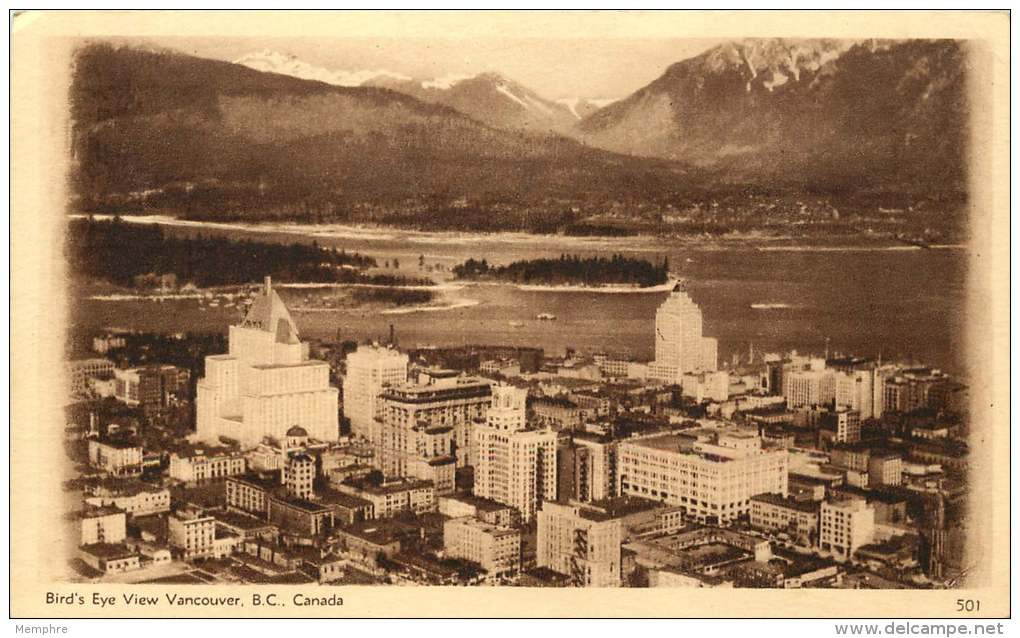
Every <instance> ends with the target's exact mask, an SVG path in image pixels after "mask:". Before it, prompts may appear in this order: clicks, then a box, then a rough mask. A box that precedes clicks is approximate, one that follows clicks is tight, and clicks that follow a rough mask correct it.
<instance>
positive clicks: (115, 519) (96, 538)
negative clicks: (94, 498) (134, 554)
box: [81, 506, 127, 545]
mask: <svg viewBox="0 0 1020 638" xmlns="http://www.w3.org/2000/svg"><path fill="white" fill-rule="evenodd" d="M125 537H127V515H126V514H125V513H124V510H122V509H118V508H116V507H112V506H106V507H93V506H86V508H85V509H84V510H83V511H82V513H81V544H82V545H93V544H95V543H122V542H124V538H125Z"/></svg>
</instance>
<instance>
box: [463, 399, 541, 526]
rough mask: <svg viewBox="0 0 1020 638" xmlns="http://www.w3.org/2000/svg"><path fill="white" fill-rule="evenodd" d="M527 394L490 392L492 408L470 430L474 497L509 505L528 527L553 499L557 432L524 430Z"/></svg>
mask: <svg viewBox="0 0 1020 638" xmlns="http://www.w3.org/2000/svg"><path fill="white" fill-rule="evenodd" d="M526 399H527V390H523V389H521V388H516V387H514V386H510V385H496V386H493V387H492V407H491V408H490V409H489V414H488V418H487V420H486V423H485V424H484V425H479V426H478V427H476V428H475V437H476V438H475V440H476V444H475V450H476V453H477V459H476V460H475V486H474V493H475V496H481V497H483V498H488V499H492V500H494V501H496V502H498V503H503V504H505V505H510V506H511V507H514V508H516V509H517V511H518V512H519V513H520V516H521V520H523V521H530V520H531V519H533V518H534V517H535V513H536V511H537V510H538V507H539V506H540V505H541V503H543V502H544V501H552V500H555V499H556V438H557V435H556V432H554V431H552V430H548V429H545V430H528V429H526V428H525V401H526Z"/></svg>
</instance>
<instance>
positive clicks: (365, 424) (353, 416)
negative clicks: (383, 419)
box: [343, 346, 408, 440]
mask: <svg viewBox="0 0 1020 638" xmlns="http://www.w3.org/2000/svg"><path fill="white" fill-rule="evenodd" d="M407 364H408V357H407V355H406V354H403V353H401V352H398V351H397V350H394V349H393V348H381V347H378V346H359V347H358V349H357V350H355V351H354V352H352V353H350V354H348V355H347V373H346V375H344V384H343V385H344V416H345V417H347V419H348V420H350V422H351V434H353V435H354V436H357V437H360V438H364V439H368V440H372V431H373V429H374V428H375V420H376V416H377V407H378V400H379V395H380V394H381V393H382V390H383V388H385V387H387V386H390V385H403V384H404V383H406V382H407Z"/></svg>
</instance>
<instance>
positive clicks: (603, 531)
mask: <svg viewBox="0 0 1020 638" xmlns="http://www.w3.org/2000/svg"><path fill="white" fill-rule="evenodd" d="M537 518H538V541H537V542H538V548H537V549H538V553H537V561H538V567H546V568H548V569H551V570H553V571H555V572H557V573H560V574H564V575H567V576H569V577H570V579H571V582H572V584H573V585H574V586H577V587H619V586H620V583H621V561H622V556H621V551H620V548H621V546H622V542H623V525H622V522H621V519H620V518H619V517H614V516H612V515H611V514H608V513H606V512H604V511H602V510H599V509H595V508H591V507H589V506H586V505H584V504H581V503H570V504H562V503H554V502H545V503H543V504H542V509H541V510H539V512H538V517H537Z"/></svg>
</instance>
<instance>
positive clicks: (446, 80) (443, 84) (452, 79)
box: [421, 73, 475, 91]
mask: <svg viewBox="0 0 1020 638" xmlns="http://www.w3.org/2000/svg"><path fill="white" fill-rule="evenodd" d="M474 77H475V76H473V75H465V74H463V73H449V74H447V75H444V76H442V77H438V78H433V79H431V80H424V81H423V82H422V83H421V88H423V89H436V90H439V91H447V90H449V89H452V88H453V87H454V86H455V85H457V84H460V83H461V82H463V81H464V80H471V79H473V78H474Z"/></svg>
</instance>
